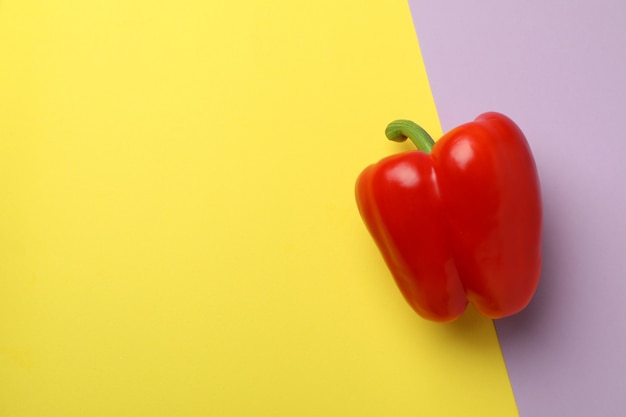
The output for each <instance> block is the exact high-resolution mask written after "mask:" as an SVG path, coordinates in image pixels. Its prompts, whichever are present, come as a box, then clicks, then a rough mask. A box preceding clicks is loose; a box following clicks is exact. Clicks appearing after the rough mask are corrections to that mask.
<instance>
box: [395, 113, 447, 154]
mask: <svg viewBox="0 0 626 417" xmlns="http://www.w3.org/2000/svg"><path fill="white" fill-rule="evenodd" d="M385 136H387V139H389V140H393V141H394V142H404V141H405V140H407V139H411V142H413V143H414V144H415V146H417V149H418V150H420V151H422V152H426V153H430V152H431V151H432V150H433V146H434V145H435V141H434V140H433V138H431V137H430V135H429V134H428V132H426V131H425V130H424V129H423V128H422V127H421V126H419V125H417V124H415V123H413V122H412V121H410V120H396V121H393V122H391V123H389V126H387V129H385Z"/></svg>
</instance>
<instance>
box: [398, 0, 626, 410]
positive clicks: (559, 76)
mask: <svg viewBox="0 0 626 417" xmlns="http://www.w3.org/2000/svg"><path fill="white" fill-rule="evenodd" d="M409 4H410V5H411V9H412V13H413V19H414V22H415V27H416V32H417V35H418V38H419V41H420V46H421V48H422V53H423V57H424V62H425V64H426V69H427V71H428V75H429V79H430V82H431V87H432V91H433V96H434V98H435V102H436V104H437V109H438V111H439V115H440V118H441V122H442V125H443V129H444V131H445V130H449V129H450V128H452V127H454V126H456V125H458V124H461V123H464V122H466V121H469V120H472V119H473V118H474V117H475V116H477V115H478V114H479V113H482V112H484V111H487V110H496V111H500V112H503V113H505V114H507V115H509V116H510V117H511V118H513V119H514V120H515V121H516V122H517V123H518V124H519V125H520V127H521V128H522V130H524V132H525V133H526V136H527V137H528V140H529V142H530V145H531V147H532V149H533V152H534V155H535V158H536V161H537V165H538V168H539V175H540V178H541V181H542V190H543V198H544V213H545V218H544V224H545V229H544V244H543V245H544V247H543V249H544V251H543V252H544V268H543V274H542V281H541V283H540V286H539V289H538V292H537V294H536V296H535V298H534V300H533V301H532V303H531V304H530V306H529V307H528V308H527V309H526V310H525V311H524V312H522V313H521V314H519V315H517V316H514V317H512V318H508V319H503V320H499V321H497V322H496V328H497V331H498V335H499V337H500V342H501V346H502V351H503V354H504V358H505V361H506V364H507V369H508V371H509V376H510V379H511V383H512V386H513V391H514V393H515V398H516V401H517V404H518V408H519V412H520V415H521V416H522V417H542V416H546V417H547V416H549V417H554V416H568V417H577V416H581V417H582V416H584V417H589V416H623V415H626V414H625V413H626V302H625V301H626V300H625V299H626V279H625V278H626V220H625V218H626V184H625V183H626V163H625V162H624V160H625V158H626V137H625V136H626V23H625V22H626V2H624V1H623V0H594V1H573V0H569V1H565V0H561V1H556V0H547V1H546V0H526V1H523V2H521V1H512V0H509V1H496V0H477V1H471V2H468V1H462V0H456V1H426V0H409ZM415 117H416V118H419V115H416V116H415Z"/></svg>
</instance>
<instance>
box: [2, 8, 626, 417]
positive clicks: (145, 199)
mask: <svg viewBox="0 0 626 417" xmlns="http://www.w3.org/2000/svg"><path fill="white" fill-rule="evenodd" d="M625 13H626V9H624V7H623V6H622V5H621V4H620V3H619V2H617V1H609V0H602V1H599V2H598V1H596V2H583V1H577V2H565V1H549V2H539V1H527V2H523V3H520V2H512V1H507V2H494V1H483V0H480V1H476V2H472V3H467V2H465V3H464V2H460V1H454V2H438V3H437V2H426V1H422V0H410V1H409V2H408V3H407V2H405V1H402V0H394V1H382V0H380V1H378V0H377V1H372V2H363V1H357V0H347V1H343V2H337V1H330V0H328V1H325V0H324V1H318V2H315V3H310V2H309V3H307V2H292V1H282V0H281V1H276V2H272V3H271V4H268V3H267V2H262V1H257V0H245V1H242V2H237V3H235V2H228V1H222V0H217V1H208V2H201V1H196V0H186V1H182V2H176V3H167V2H156V3H155V2H148V1H144V0H137V1H110V0H109V1H100V0H93V1H89V2H79V1H70V0H64V1H34V0H33V1H31V0H26V1H16V0H2V1H0V416H2V417H4V416H7V417H31V416H32V417H40V416H55V417H56V416H59V417H61V416H63V417H68V416H112V415H115V416H143V415H146V416H148V415H149V416H244V415H246V416H247V415H259V416H320V415H327V416H346V415H360V416H381V415H393V416H415V415H424V416H468V415H476V416H498V417H503V416H504V417H506V416H516V415H518V414H519V415H521V416H522V417H526V416H532V417H536V416H554V415H567V416H590V415H594V416H596V415H600V416H616V415H621V414H622V413H623V410H624V409H625V408H626V404H625V400H624V399H623V395H622V393H623V392H624V389H625V383H624V381H626V378H624V376H623V375H624V373H625V372H624V371H625V370H626V362H625V360H624V355H623V354H622V351H623V350H624V347H625V346H624V344H625V343H626V339H625V337H624V334H625V330H626V329H625V327H624V324H623V319H624V315H625V314H626V312H625V311H624V308H623V298H624V294H625V293H626V284H624V280H623V279H622V277H623V274H624V272H623V271H624V269H625V267H626V265H625V262H626V260H625V259H626V257H625V256H624V247H625V243H626V237H625V236H626V222H625V221H624V220H623V218H624V209H625V208H626V189H625V187H624V186H623V178H624V169H623V163H622V156H621V154H622V152H620V151H624V150H626V145H624V142H623V140H622V138H621V130H622V126H621V123H622V121H623V119H624V117H622V113H623V112H624V109H625V108H626V106H625V104H626V103H625V101H626V100H625V99H626V84H624V82H623V73H624V66H625V62H626V61H625V56H624V54H625V53H624V48H623V45H624V43H625V41H626V31H625V30H624V29H623V26H622V24H621V23H622V21H623V17H624V14H625ZM416 35H417V36H416ZM487 110H497V111H501V112H503V113H506V114H508V115H509V116H510V117H512V118H513V119H514V120H516V121H517V122H518V124H519V125H520V126H521V127H522V128H523V130H524V131H525V133H526V134H527V136H528V139H529V141H530V144H531V147H532V149H533V152H534V154H535V158H536V160H537V163H538V167H539V171H540V176H541V181H542V187H543V195H544V204H545V239H544V272H543V277H542V282H541V285H540V287H539V290H538V293H537V296H536V298H535V299H534V301H533V302H532V304H531V305H530V306H529V307H528V309H527V310H526V311H524V312H523V313H522V314H520V315H518V316H516V317H513V318H509V319H505V320H500V321H497V322H495V323H494V322H492V321H489V320H486V319H484V318H482V317H480V316H478V315H477V314H475V312H473V311H472V310H470V311H468V313H467V314H466V315H465V316H464V317H463V318H462V319H460V320H459V321H457V322H455V323H452V324H448V325H439V324H434V323H428V322H425V321H423V320H421V319H420V318H419V317H417V316H416V315H415V314H413V313H412V312H411V310H410V309H409V308H408V306H407V305H406V304H405V303H404V302H403V300H402V299H401V296H400V295H399V292H398V291H397V289H396V288H395V286H394V284H393V282H392V280H391V278H390V276H389V273H388V271H387V270H386V268H385V267H384V265H383V264H382V260H381V259H380V256H379V255H378V253H377V251H376V249H375V247H374V245H373V242H372V241H371V239H370V238H369V236H368V235H367V233H366V231H365V228H364V226H363V224H362V223H361V220H360V218H359V216H358V213H357V211H356V206H355V204H354V197H353V187H354V180H355V179H356V176H357V175H358V173H359V172H360V170H361V169H363V168H364V167H365V166H366V165H367V164H369V163H372V162H375V161H377V160H378V159H380V158H382V157H383V156H385V155H388V154H390V153H394V152H399V151H403V150H407V149H410V146H409V145H404V144H403V145H399V144H395V143H389V142H388V141H386V140H385V138H384V135H383V131H384V127H385V126H386V124H387V123H388V122H389V121H391V120H393V119H397V118H409V119H413V120H415V121H416V122H419V123H421V124H422V125H423V126H424V127H425V128H426V129H427V130H429V131H430V132H431V134H432V135H433V136H434V137H438V136H440V135H441V133H442V132H443V131H446V130H448V129H450V128H452V127H454V126H455V125H457V124H460V123H463V122H466V121H468V120H471V119H472V118H473V117H475V116H476V115H478V114H479V113H481V112H483V111H487Z"/></svg>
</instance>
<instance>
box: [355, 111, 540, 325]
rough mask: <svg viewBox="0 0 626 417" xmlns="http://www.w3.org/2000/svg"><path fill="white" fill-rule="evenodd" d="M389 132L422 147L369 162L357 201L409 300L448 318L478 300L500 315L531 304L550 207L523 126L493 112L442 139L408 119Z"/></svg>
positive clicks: (427, 314)
mask: <svg viewBox="0 0 626 417" xmlns="http://www.w3.org/2000/svg"><path fill="white" fill-rule="evenodd" d="M385 133H386V135H387V137H388V138H389V139H390V140H393V141H398V142H400V141H404V140H406V139H407V138H409V139H411V140H412V141H413V142H414V143H415V144H416V146H417V148H418V150H417V151H409V152H404V153H400V154H397V155H392V156H389V157H387V158H384V159H382V160H381V161H380V162H378V163H377V164H374V165H370V166H369V167H367V168H366V169H365V170H364V171H363V172H362V173H361V175H360V176H359V178H358V180H357V184H356V200H357V204H358V208H359V211H360V213H361V216H362V218H363V220H364V222H365V224H366V226H367V228H368V230H369V232H370V234H371V235H372V237H373V238H374V240H375V242H376V244H377V246H378V248H379V250H380V252H381V253H382V256H383V258H384V260H385V262H386V264H387V266H388V267H389V269H390V271H391V274H392V275H393V277H394V279H395V281H396V283H397V285H398V287H399V288H400V291H401V292H402V294H403V296H404V298H405V299H406V301H407V302H408V303H409V304H410V305H411V307H412V308H413V309H414V310H415V311H416V312H417V313H418V314H419V315H421V316H422V317H424V318H426V319H429V320H433V321H439V322H448V321H452V320H455V319H456V318H458V317H459V316H460V315H461V314H463V312H464V311H465V309H466V307H467V304H468V302H471V303H472V304H473V305H474V306H475V308H476V309H477V310H478V311H479V312H480V313H482V314H484V315H485V316H487V317H489V318H494V319H495V318H501V317H506V316H509V315H512V314H515V313H517V312H519V311H521V310H522V309H524V308H525V307H526V305H527V304H528V303H529V302H530V300H531V298H532V296H533V295H534V293H535V290H536V288H537V284H538V282H539V276H540V273H541V231H542V209H541V195H540V187H539V179H538V175H537V170H536V167H535V162H534V159H533V156H532V154H531V151H530V148H529V145H528V143H527V141H526V138H525V137H524V134H523V133H522V131H521V130H520V129H519V128H518V126H517V125H516V124H515V123H514V122H513V121H512V120H511V119H509V118H508V117H506V116H504V115H502V114H499V113H485V114H482V115H480V116H479V117H478V118H476V119H475V120H474V121H473V122H470V123H467V124H464V125H462V126H459V127H457V128H455V129H453V130H452V131H450V132H449V133H447V134H446V135H444V136H443V137H442V138H441V139H440V140H438V141H437V142H436V143H435V142H434V141H433V140H432V139H431V137H430V136H429V135H428V133H426V132H425V131H424V130H423V129H422V128H421V127H419V126H418V125H416V124H414V123H413V122H410V121H407V120H398V121H396V122H393V123H391V124H390V125H389V126H388V127H387V130H386V132H385Z"/></svg>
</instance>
